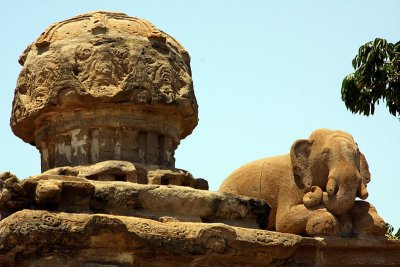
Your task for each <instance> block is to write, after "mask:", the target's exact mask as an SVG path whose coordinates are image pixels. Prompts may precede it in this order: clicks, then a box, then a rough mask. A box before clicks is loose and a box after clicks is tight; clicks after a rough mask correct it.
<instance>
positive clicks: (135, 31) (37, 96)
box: [11, 12, 198, 171]
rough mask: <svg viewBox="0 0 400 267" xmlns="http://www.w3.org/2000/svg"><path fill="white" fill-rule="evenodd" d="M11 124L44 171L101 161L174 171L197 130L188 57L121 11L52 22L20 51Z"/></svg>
mask: <svg viewBox="0 0 400 267" xmlns="http://www.w3.org/2000/svg"><path fill="white" fill-rule="evenodd" d="M19 62H20V64H21V65H22V66H23V67H22V71H21V73H20V75H19V78H18V82H17V88H16V90H15V96H14V102H13V110H12V115H11V127H12V130H13V132H14V133H15V134H16V135H17V136H18V137H20V138H21V139H22V140H24V141H25V142H28V143H30V144H32V145H35V146H36V147H37V148H38V149H39V150H40V153H41V157H42V171H45V170H48V169H51V168H54V167H58V166H77V165H82V164H92V163H97V162H100V161H104V160H125V161H130V162H137V163H141V164H145V165H159V166H167V167H174V165H175V160H174V151H175V149H176V148H177V146H178V145H179V142H180V140H181V139H183V138H185V137H186V136H187V135H189V134H190V133H191V132H192V130H193V129H194V128H195V127H196V125H197V121H198V117H197V102H196V98H195V95H194V91H193V83H192V78H191V71H190V65H189V63H190V58H189V55H188V53H187V52H186V50H185V49H184V48H183V47H182V46H181V45H180V44H179V43H178V42H177V41H176V40H174V39H173V38H172V37H171V36H169V35H168V34H166V33H164V32H162V31H160V30H158V29H157V28H155V27H154V26H153V25H152V24H150V23H149V22H147V21H145V20H142V19H138V18H133V17H129V16H127V15H125V14H122V13H112V12H93V13H89V14H84V15H80V16H77V17H74V18H72V19H68V20H65V21H62V22H58V23H55V24H53V25H51V26H50V27H49V28H48V29H47V30H46V31H45V32H44V33H42V35H41V36H40V37H39V38H38V39H37V40H36V41H35V42H33V43H32V44H31V45H30V46H28V48H27V49H26V50H25V51H24V53H23V54H22V56H21V57H20V60H19Z"/></svg>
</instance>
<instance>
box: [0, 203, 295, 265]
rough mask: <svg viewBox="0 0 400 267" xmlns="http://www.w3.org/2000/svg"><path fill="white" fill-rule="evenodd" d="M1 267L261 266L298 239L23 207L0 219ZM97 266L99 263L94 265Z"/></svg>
mask: <svg viewBox="0 0 400 267" xmlns="http://www.w3.org/2000/svg"><path fill="white" fill-rule="evenodd" d="M0 240H1V241H2V242H1V245H0V262H1V263H2V265H1V266H5V267H11V266H21V267H23V266H31V267H39V266H40V267H46V266H52V267H56V266H74V267H75V266H120V267H121V266H216V265H218V266H232V263H235V264H240V266H260V265H264V266H265V265H268V264H274V263H277V262H279V263H281V262H287V261H288V260H290V259H291V258H292V257H293V255H294V252H295V250H296V248H297V247H298V246H299V245H300V242H301V238H300V237H299V236H296V235H292V234H282V233H276V232H270V231H264V230H256V229H246V228H239V227H231V226H228V225H225V224H220V223H215V224H208V223H207V224H206V223H182V222H166V223H162V222H157V221H154V220H148V219H142V218H135V217H127V216H114V215H105V214H91V215H88V214H73V213H63V212H58V213H55V212H48V211H39V210H22V211H19V212H17V213H14V214H12V215H11V216H9V217H7V218H6V219H4V220H2V221H1V222H0ZM96 264H97V265H96Z"/></svg>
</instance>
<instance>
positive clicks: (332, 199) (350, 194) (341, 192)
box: [322, 178, 357, 215]
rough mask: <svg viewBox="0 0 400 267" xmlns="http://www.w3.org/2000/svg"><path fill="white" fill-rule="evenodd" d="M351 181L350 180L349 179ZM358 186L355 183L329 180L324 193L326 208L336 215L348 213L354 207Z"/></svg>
mask: <svg viewBox="0 0 400 267" xmlns="http://www.w3.org/2000/svg"><path fill="white" fill-rule="evenodd" d="M349 180H350V179H349ZM356 192H357V186H356V184H355V183H354V182H352V183H351V181H345V180H340V181H339V182H338V181H337V180H336V179H335V178H329V180H328V183H327V185H326V192H324V193H323V199H322V201H323V203H324V205H325V208H326V209H327V210H328V211H330V212H332V213H333V214H336V215H343V214H346V213H348V212H349V211H350V210H351V208H352V207H353V205H354V200H355V198H356Z"/></svg>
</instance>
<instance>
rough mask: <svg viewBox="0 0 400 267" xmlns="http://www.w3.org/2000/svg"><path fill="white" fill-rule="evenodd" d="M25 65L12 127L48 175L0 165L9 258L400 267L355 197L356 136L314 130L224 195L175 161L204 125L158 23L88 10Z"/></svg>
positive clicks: (86, 264) (243, 174) (1, 245)
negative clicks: (16, 171)
mask: <svg viewBox="0 0 400 267" xmlns="http://www.w3.org/2000/svg"><path fill="white" fill-rule="evenodd" d="M19 62H20V63H21V65H22V70H21V73H20V75H19V77H18V81H17V87H16V90H15V97H14V102H13V110H12V114H11V128H12V130H13V132H14V133H15V134H16V135H17V136H18V137H20V138H21V139H22V140H24V141H25V142H28V143H30V144H32V145H34V146H36V147H37V149H38V150H39V151H40V153H41V164H42V166H41V167H42V173H41V174H39V175H36V176H30V177H28V178H26V179H22V180H20V179H18V178H17V177H16V176H15V175H13V174H11V173H10V172H5V173H0V266H4V267H17V266H18V267H25V266H26V267H28V266H29V267H50V266H51V267H61V266H67V267H128V266H129V267H133V266H136V267H137V266H139V267H142V266H143V267H151V266H155V267H161V266H163V267H164V266H166V267H168V266H171V267H176V266H178V267H179V266H199V267H203V266H229V267H230V266H400V242H399V241H396V240H386V238H385V237H384V236H383V233H384V230H385V229H384V228H383V227H382V224H383V220H382V219H381V218H380V217H379V215H378V213H377V212H376V210H375V209H374V207H373V206H372V205H370V204H369V203H368V202H366V201H354V199H355V198H356V197H359V198H361V199H365V198H366V197H367V196H368V192H367V189H366V186H367V183H368V182H369V180H370V174H369V171H368V164H367V162H366V160H365V157H364V155H363V154H362V153H360V152H359V150H358V147H357V145H356V143H355V142H354V140H353V139H352V137H351V136H350V135H349V134H347V133H344V132H341V131H335V132H333V133H332V131H329V130H326V129H325V130H319V131H316V132H315V133H313V134H312V136H310V139H308V140H298V141H297V142H295V144H294V145H293V146H292V150H291V153H290V155H286V156H282V157H277V158H273V159H268V160H267V159H265V160H261V161H258V162H255V163H251V164H249V165H247V166H245V167H243V168H241V169H239V170H238V171H236V172H234V173H233V174H232V175H231V176H230V177H229V178H228V179H227V180H226V181H225V182H224V184H223V185H222V186H221V189H220V191H221V192H210V191H208V182H207V180H205V179H202V178H195V177H194V176H193V175H192V174H191V173H189V172H188V171H185V170H182V169H177V168H175V158H174V153H175V150H176V148H177V147H178V145H179V143H180V141H181V140H182V139H183V138H185V137H186V136H188V135H189V134H190V133H191V132H192V131H193V129H194V128H195V127H196V125H197V122H198V117H197V114H198V106H197V102H196V98H195V95H194V90H193V82H192V78H191V70H190V57H189V54H188V53H187V52H186V50H185V49H184V48H183V47H182V46H181V45H180V44H179V43H178V42H177V41H176V40H174V39H173V38H172V37H171V36H169V35H168V34H166V33H164V32H163V31H161V30H159V29H157V28H156V27H154V26H153V25H152V24H150V23H149V22H147V21H145V20H143V19H138V18H133V17H129V16H127V15H125V14H122V13H115V12H104V11H98V12H92V13H88V14H83V15H80V16H77V17H74V18H71V19H68V20H65V21H62V22H58V23H55V24H53V25H51V26H50V27H49V28H48V29H47V30H45V31H44V33H43V34H42V35H41V36H40V37H39V38H38V39H37V40H36V41H35V42H33V43H32V44H31V45H30V46H28V47H27V49H26V50H25V51H24V53H23V54H22V56H21V58H20V60H19ZM267 227H268V229H270V230H277V231H280V232H276V231H269V230H266V228H267ZM282 232H287V233H282ZM295 234H299V235H295ZM300 235H302V236H300ZM304 236H315V237H314V238H311V237H304ZM342 237H346V238H342ZM355 237H357V238H355Z"/></svg>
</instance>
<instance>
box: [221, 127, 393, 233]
mask: <svg viewBox="0 0 400 267" xmlns="http://www.w3.org/2000/svg"><path fill="white" fill-rule="evenodd" d="M369 181H370V172H369V170H368V163H367V161H366V159H365V156H364V155H363V154H362V153H361V152H360V151H359V149H358V145H357V144H356V143H355V141H354V139H353V137H352V136H351V135H350V134H348V133H346V132H343V131H332V130H328V129H319V130H316V131H314V132H313V133H312V134H311V135H310V138H309V139H304V140H297V141H296V142H294V144H293V145H292V148H291V150H290V154H287V155H283V156H277V157H272V158H266V159H261V160H258V161H255V162H252V163H249V164H247V165H245V166H243V167H241V168H239V169H238V170H236V171H234V172H233V173H232V174H230V175H229V176H228V177H227V178H226V180H225V181H224V182H223V183H222V185H221V187H220V189H219V191H220V192H229V193H234V194H239V195H245V196H251V197H258V198H261V199H263V200H265V201H266V202H267V203H268V204H270V205H271V207H272V210H271V215H270V217H269V222H268V228H269V229H271V230H277V231H280V232H287V233H294V234H304V235H308V236H316V235H341V236H346V237H349V236H357V235H376V236H383V235H384V234H385V232H386V228H385V225H384V221H383V219H382V218H381V217H380V216H379V215H378V213H377V211H376V209H375V208H374V207H373V206H372V205H371V204H370V203H368V202H366V201H362V200H356V197H358V198H360V199H366V198H367V197H368V192H367V188H366V187H367V183H368V182H369Z"/></svg>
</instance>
